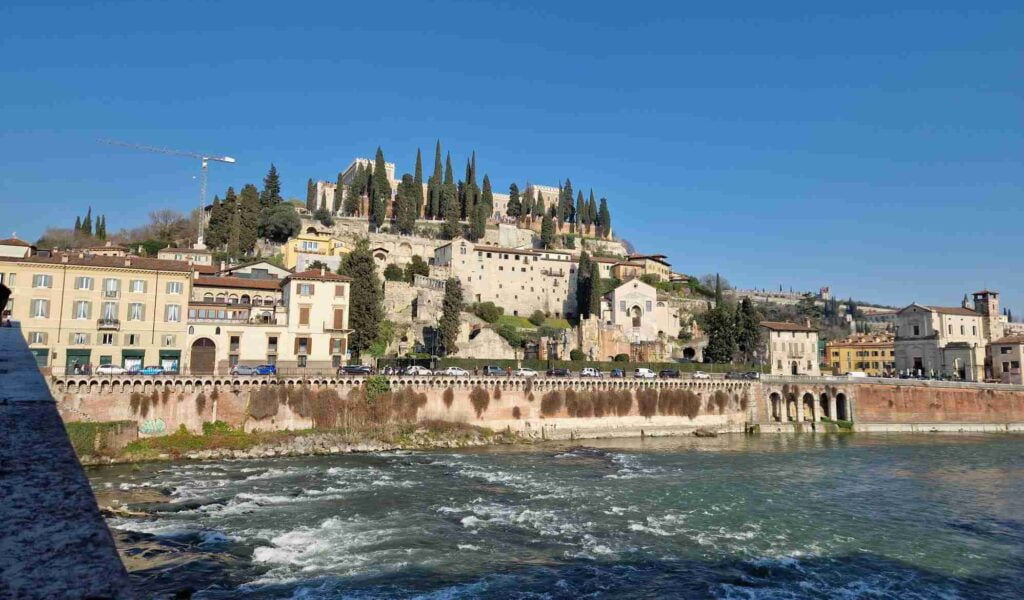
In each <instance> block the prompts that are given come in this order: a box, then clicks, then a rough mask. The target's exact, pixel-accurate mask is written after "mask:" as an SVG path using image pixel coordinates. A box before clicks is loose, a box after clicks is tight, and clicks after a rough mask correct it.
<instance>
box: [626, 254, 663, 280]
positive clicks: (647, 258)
mask: <svg viewBox="0 0 1024 600" xmlns="http://www.w3.org/2000/svg"><path fill="white" fill-rule="evenodd" d="M629 262H630V263H640V264H641V265H643V268H644V275H656V276H657V277H658V279H659V280H661V281H669V280H670V279H671V275H672V265H670V264H669V263H668V261H667V260H666V257H665V255H664V254H630V255H629Z"/></svg>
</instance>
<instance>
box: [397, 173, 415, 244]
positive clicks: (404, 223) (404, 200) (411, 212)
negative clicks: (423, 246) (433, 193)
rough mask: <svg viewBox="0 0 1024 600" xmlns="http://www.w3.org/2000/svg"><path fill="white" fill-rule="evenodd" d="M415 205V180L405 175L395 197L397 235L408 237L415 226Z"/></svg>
mask: <svg viewBox="0 0 1024 600" xmlns="http://www.w3.org/2000/svg"><path fill="white" fill-rule="evenodd" d="M416 203H417V198H416V180H415V178H413V176H412V175H410V174H408V173H406V174H405V175H402V182H401V183H399V184H398V192H397V194H396V196H395V226H396V227H398V231H399V233H403V234H405V235H409V234H411V233H412V231H413V228H414V227H415V226H416Z"/></svg>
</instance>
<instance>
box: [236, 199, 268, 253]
mask: <svg viewBox="0 0 1024 600" xmlns="http://www.w3.org/2000/svg"><path fill="white" fill-rule="evenodd" d="M236 204H237V205H238V208H237V210H236V213H235V214H236V215H237V219H236V222H237V237H236V239H237V248H236V251H237V253H238V254H248V253H249V252H252V249H253V248H254V247H255V246H256V239H257V238H258V237H259V234H258V230H259V223H260V213H261V212H262V211H261V206H262V204H261V202H260V193H259V191H258V190H257V189H256V186H255V185H253V184H251V183H247V184H245V186H244V187H242V192H241V193H240V194H239V195H238V202H237V203H236Z"/></svg>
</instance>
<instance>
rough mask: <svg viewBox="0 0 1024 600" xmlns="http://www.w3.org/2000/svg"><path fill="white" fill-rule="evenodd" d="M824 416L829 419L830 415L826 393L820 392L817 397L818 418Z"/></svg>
mask: <svg viewBox="0 0 1024 600" xmlns="http://www.w3.org/2000/svg"><path fill="white" fill-rule="evenodd" d="M825 417H828V418H830V419H831V418H832V415H830V414H828V394H826V393H825V392H822V393H821V397H819V398H818V418H819V419H824V418H825Z"/></svg>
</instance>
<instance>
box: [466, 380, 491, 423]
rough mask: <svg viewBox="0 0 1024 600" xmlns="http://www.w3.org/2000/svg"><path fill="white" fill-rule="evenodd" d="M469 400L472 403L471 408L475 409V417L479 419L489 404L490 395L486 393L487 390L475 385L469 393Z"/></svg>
mask: <svg viewBox="0 0 1024 600" xmlns="http://www.w3.org/2000/svg"><path fill="white" fill-rule="evenodd" d="M469 401H470V402H472V403H473V410H474V411H476V418H478V419H479V418H480V417H481V416H482V415H483V414H484V411H485V410H487V406H488V405H490V403H491V396H490V394H488V393H487V390H485V389H484V388H482V387H480V386H476V387H474V388H473V391H471V392H470V393H469Z"/></svg>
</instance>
